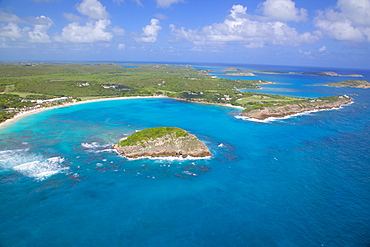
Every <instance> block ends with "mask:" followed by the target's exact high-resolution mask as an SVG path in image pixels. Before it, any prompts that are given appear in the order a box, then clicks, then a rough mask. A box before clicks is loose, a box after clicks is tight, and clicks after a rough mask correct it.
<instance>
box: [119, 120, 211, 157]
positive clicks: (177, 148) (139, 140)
mask: <svg viewBox="0 0 370 247" xmlns="http://www.w3.org/2000/svg"><path fill="white" fill-rule="evenodd" d="M113 148H114V149H115V150H117V152H118V153H119V154H122V155H124V156H125V157H127V158H141V157H178V158H181V157H182V158H186V157H188V156H190V157H207V156H210V155H212V154H211V152H210V151H209V149H208V147H207V146H206V145H205V144H204V143H203V142H202V141H200V140H199V139H198V138H197V137H196V136H195V135H192V134H189V133H188V132H186V131H185V130H183V129H180V128H176V127H156V128H150V129H145V130H142V131H138V132H136V133H134V134H132V135H131V136H129V137H127V138H125V139H123V140H121V141H120V142H119V143H118V144H115V145H114V146H113Z"/></svg>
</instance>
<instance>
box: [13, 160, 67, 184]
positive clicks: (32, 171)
mask: <svg viewBox="0 0 370 247" xmlns="http://www.w3.org/2000/svg"><path fill="white" fill-rule="evenodd" d="M63 163H64V158H62V157H52V158H49V159H46V160H43V161H38V160H37V161H32V162H28V163H24V164H21V165H18V166H15V167H13V169H14V170H16V171H19V172H21V173H22V174H23V175H25V176H27V177H31V178H35V179H36V180H44V179H46V178H48V177H50V176H52V175H54V174H57V173H59V172H62V171H64V170H67V169H69V168H68V167H66V166H64V165H63Z"/></svg>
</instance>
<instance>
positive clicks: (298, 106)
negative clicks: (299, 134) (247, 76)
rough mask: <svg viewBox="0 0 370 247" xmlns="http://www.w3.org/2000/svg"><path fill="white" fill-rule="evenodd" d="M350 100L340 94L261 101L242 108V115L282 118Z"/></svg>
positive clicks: (328, 107) (260, 117)
mask: <svg viewBox="0 0 370 247" xmlns="http://www.w3.org/2000/svg"><path fill="white" fill-rule="evenodd" d="M352 100H353V99H352V98H350V97H348V96H346V95H344V96H342V95H340V96H332V97H320V98H316V99H296V100H292V101H286V102H283V101H282V102H279V103H261V104H260V105H258V104H257V105H254V106H252V107H249V108H246V109H245V110H243V112H242V116H245V117H249V118H254V119H258V120H265V119H267V118H269V117H275V118H282V117H286V116H290V115H294V114H298V113H302V112H307V111H317V110H327V109H335V108H339V107H341V106H342V105H345V104H348V103H350V102H352Z"/></svg>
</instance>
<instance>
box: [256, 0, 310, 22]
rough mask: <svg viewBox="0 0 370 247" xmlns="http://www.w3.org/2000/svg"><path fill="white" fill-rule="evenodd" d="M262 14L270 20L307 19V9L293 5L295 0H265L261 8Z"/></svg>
mask: <svg viewBox="0 0 370 247" xmlns="http://www.w3.org/2000/svg"><path fill="white" fill-rule="evenodd" d="M261 10H262V12H263V14H264V16H265V17H266V18H267V19H268V20H272V21H283V22H288V21H295V22H299V21H305V20H307V10H306V9H303V8H301V9H298V8H296V7H295V2H293V1H291V0H266V1H265V2H263V3H262V8H261Z"/></svg>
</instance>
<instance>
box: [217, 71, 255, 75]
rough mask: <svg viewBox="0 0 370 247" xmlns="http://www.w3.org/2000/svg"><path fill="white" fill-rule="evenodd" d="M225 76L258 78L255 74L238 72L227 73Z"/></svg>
mask: <svg viewBox="0 0 370 247" xmlns="http://www.w3.org/2000/svg"><path fill="white" fill-rule="evenodd" d="M223 75H236V76H256V75H255V74H253V73H250V72H237V73H225V74H223Z"/></svg>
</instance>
